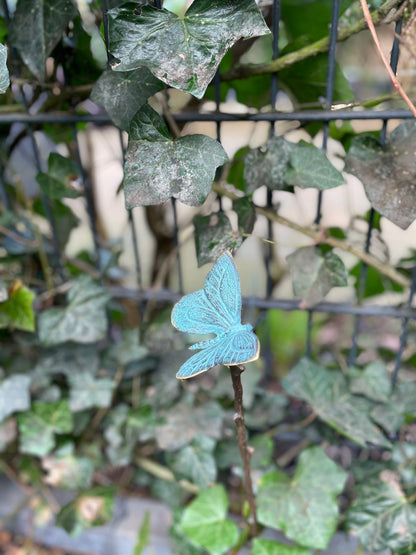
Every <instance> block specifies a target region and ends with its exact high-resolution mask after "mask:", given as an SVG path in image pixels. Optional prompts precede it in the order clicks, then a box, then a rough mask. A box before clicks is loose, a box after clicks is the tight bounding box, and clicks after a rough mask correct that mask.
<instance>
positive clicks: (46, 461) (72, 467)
mask: <svg viewBox="0 0 416 555" xmlns="http://www.w3.org/2000/svg"><path fill="white" fill-rule="evenodd" d="M65 451H68V449H60V450H59V452H57V453H55V454H54V455H47V456H46V457H43V459H42V468H43V470H44V471H45V472H46V476H45V477H44V481H45V483H46V484H48V485H49V486H52V487H60V488H67V489H71V490H74V488H75V489H85V488H88V487H90V486H91V482H92V477H93V473H94V463H93V461H92V460H91V459H90V458H88V457H76V456H75V455H74V453H73V452H72V451H73V449H72V450H71V452H68V453H66V452H65Z"/></svg>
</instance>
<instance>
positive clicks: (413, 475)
mask: <svg viewBox="0 0 416 555" xmlns="http://www.w3.org/2000/svg"><path fill="white" fill-rule="evenodd" d="M391 460H392V462H393V463H394V465H395V467H396V468H397V472H399V474H400V478H401V481H402V482H403V484H405V485H408V486H410V487H414V485H415V484H416V465H415V461H416V443H410V442H405V441H401V442H400V443H396V445H395V446H394V447H393V450H392V452H391Z"/></svg>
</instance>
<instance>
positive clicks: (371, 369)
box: [349, 361, 391, 403]
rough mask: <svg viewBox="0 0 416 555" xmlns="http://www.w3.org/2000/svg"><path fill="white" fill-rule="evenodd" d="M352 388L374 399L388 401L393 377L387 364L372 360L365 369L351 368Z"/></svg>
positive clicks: (354, 391) (353, 390)
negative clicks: (388, 370) (391, 377)
mask: <svg viewBox="0 0 416 555" xmlns="http://www.w3.org/2000/svg"><path fill="white" fill-rule="evenodd" d="M349 376H350V389H351V391H352V392H353V393H359V394H361V395H364V396H365V397H367V398H368V399H371V400H372V401H380V402H382V403H383V402H388V400H389V398H390V394H391V379H390V376H389V373H388V372H387V368H386V366H385V365H384V364H383V363H382V362H379V361H374V362H370V364H368V365H367V366H366V367H365V368H364V370H359V369H358V368H350V369H349Z"/></svg>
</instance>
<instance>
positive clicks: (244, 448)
mask: <svg viewBox="0 0 416 555" xmlns="http://www.w3.org/2000/svg"><path fill="white" fill-rule="evenodd" d="M244 370H245V368H244V366H230V372H231V379H232V382H233V388H234V407H235V414H234V422H235V426H236V428H237V439H238V446H239V447H240V453H241V458H242V459H243V467H244V489H245V492H246V498H247V502H248V506H249V509H250V515H249V518H248V523H249V526H250V533H251V536H252V537H255V536H257V535H258V524H257V518H256V501H255V497H254V493H253V483H252V481H251V473H250V459H251V456H252V454H253V449H252V448H251V447H249V446H248V445H247V433H246V426H245V423H244V409H243V385H242V383H241V372H243V371H244Z"/></svg>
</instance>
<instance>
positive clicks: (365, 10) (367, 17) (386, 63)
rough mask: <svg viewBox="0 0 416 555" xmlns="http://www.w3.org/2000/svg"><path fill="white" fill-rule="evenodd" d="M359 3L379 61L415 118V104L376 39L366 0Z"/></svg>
mask: <svg viewBox="0 0 416 555" xmlns="http://www.w3.org/2000/svg"><path fill="white" fill-rule="evenodd" d="M360 4H361V8H362V10H363V14H364V19H365V21H366V23H367V25H368V28H369V30H370V33H371V36H372V37H373V41H374V44H375V46H376V48H377V52H378V53H379V54H380V58H381V61H382V62H383V64H384V66H385V68H386V69H387V73H388V74H389V77H390V79H391V82H392V83H393V86H394V88H395V89H396V90H397V92H398V93H399V94H400V96H401V97H402V98H403V100H404V101H405V102H406V104H407V105H408V106H409V109H410V111H411V112H412V114H413V115H414V116H415V118H416V106H415V105H414V104H413V102H412V101H411V100H410V98H409V97H408V96H407V94H406V92H405V90H404V89H403V87H402V86H401V84H400V83H399V81H398V80H397V77H396V75H395V74H394V71H393V70H392V68H391V66H390V63H389V61H388V59H387V58H386V56H385V55H384V53H383V51H382V49H381V46H380V41H379V40H378V36H377V33H376V29H375V27H374V22H373V18H372V17H371V14H370V10H369V9H368V6H367V2H366V0H360Z"/></svg>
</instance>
